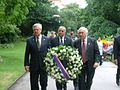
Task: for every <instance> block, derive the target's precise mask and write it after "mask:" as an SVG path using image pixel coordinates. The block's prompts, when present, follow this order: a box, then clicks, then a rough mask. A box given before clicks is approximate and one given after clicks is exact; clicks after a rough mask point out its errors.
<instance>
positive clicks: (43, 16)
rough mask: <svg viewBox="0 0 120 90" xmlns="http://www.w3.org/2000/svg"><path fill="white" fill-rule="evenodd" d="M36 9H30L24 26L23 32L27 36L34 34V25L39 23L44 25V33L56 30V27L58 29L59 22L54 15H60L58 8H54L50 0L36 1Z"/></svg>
mask: <svg viewBox="0 0 120 90" xmlns="http://www.w3.org/2000/svg"><path fill="white" fill-rule="evenodd" d="M34 2H35V3H36V6H35V7H32V8H31V9H30V12H29V14H28V18H27V20H26V21H25V22H24V23H23V24H22V27H21V28H22V32H23V33H24V34H25V35H31V34H32V29H31V27H32V25H33V24H34V23H36V22H39V23H41V24H42V25H43V33H44V34H46V33H47V31H51V30H55V29H56V28H54V27H55V26H57V27H58V24H59V22H58V21H56V20H55V18H53V15H55V14H59V13H58V7H53V6H52V4H51V2H49V1H48V0H34Z"/></svg>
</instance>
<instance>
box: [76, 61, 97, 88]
mask: <svg viewBox="0 0 120 90" xmlns="http://www.w3.org/2000/svg"><path fill="white" fill-rule="evenodd" d="M94 73H95V70H89V67H88V65H87V63H86V64H84V65H83V69H82V72H81V74H80V76H79V80H78V84H79V90H90V88H91V85H92V80H93V77H94Z"/></svg>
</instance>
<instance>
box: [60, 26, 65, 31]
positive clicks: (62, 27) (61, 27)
mask: <svg viewBox="0 0 120 90" xmlns="http://www.w3.org/2000/svg"><path fill="white" fill-rule="evenodd" d="M60 29H63V30H64V31H65V32H66V27H65V26H60V27H59V29H58V30H60Z"/></svg>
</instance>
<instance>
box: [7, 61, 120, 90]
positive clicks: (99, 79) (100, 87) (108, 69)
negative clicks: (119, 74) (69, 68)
mask: <svg viewBox="0 0 120 90" xmlns="http://www.w3.org/2000/svg"><path fill="white" fill-rule="evenodd" d="M115 76H116V65H114V64H113V63H111V62H104V63H103V65H102V66H99V67H98V68H97V69H96V73H95V76H94V79H93V84H92V88H91V90H120V87H118V86H117V85H116V83H115ZM67 87H68V89H67V90H74V88H73V83H72V81H69V83H68V84H67ZM47 88H48V90H56V87H55V81H54V80H53V79H52V78H50V77H49V79H48V87H47ZM8 90H30V83H29V73H25V74H24V75H23V77H21V78H20V79H18V80H17V81H16V82H15V83H14V84H13V85H12V86H11V87H10V88H9V89H8Z"/></svg>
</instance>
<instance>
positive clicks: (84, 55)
mask: <svg viewBox="0 0 120 90" xmlns="http://www.w3.org/2000/svg"><path fill="white" fill-rule="evenodd" d="M82 59H83V63H85V62H86V46H85V40H83V43H82Z"/></svg>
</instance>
